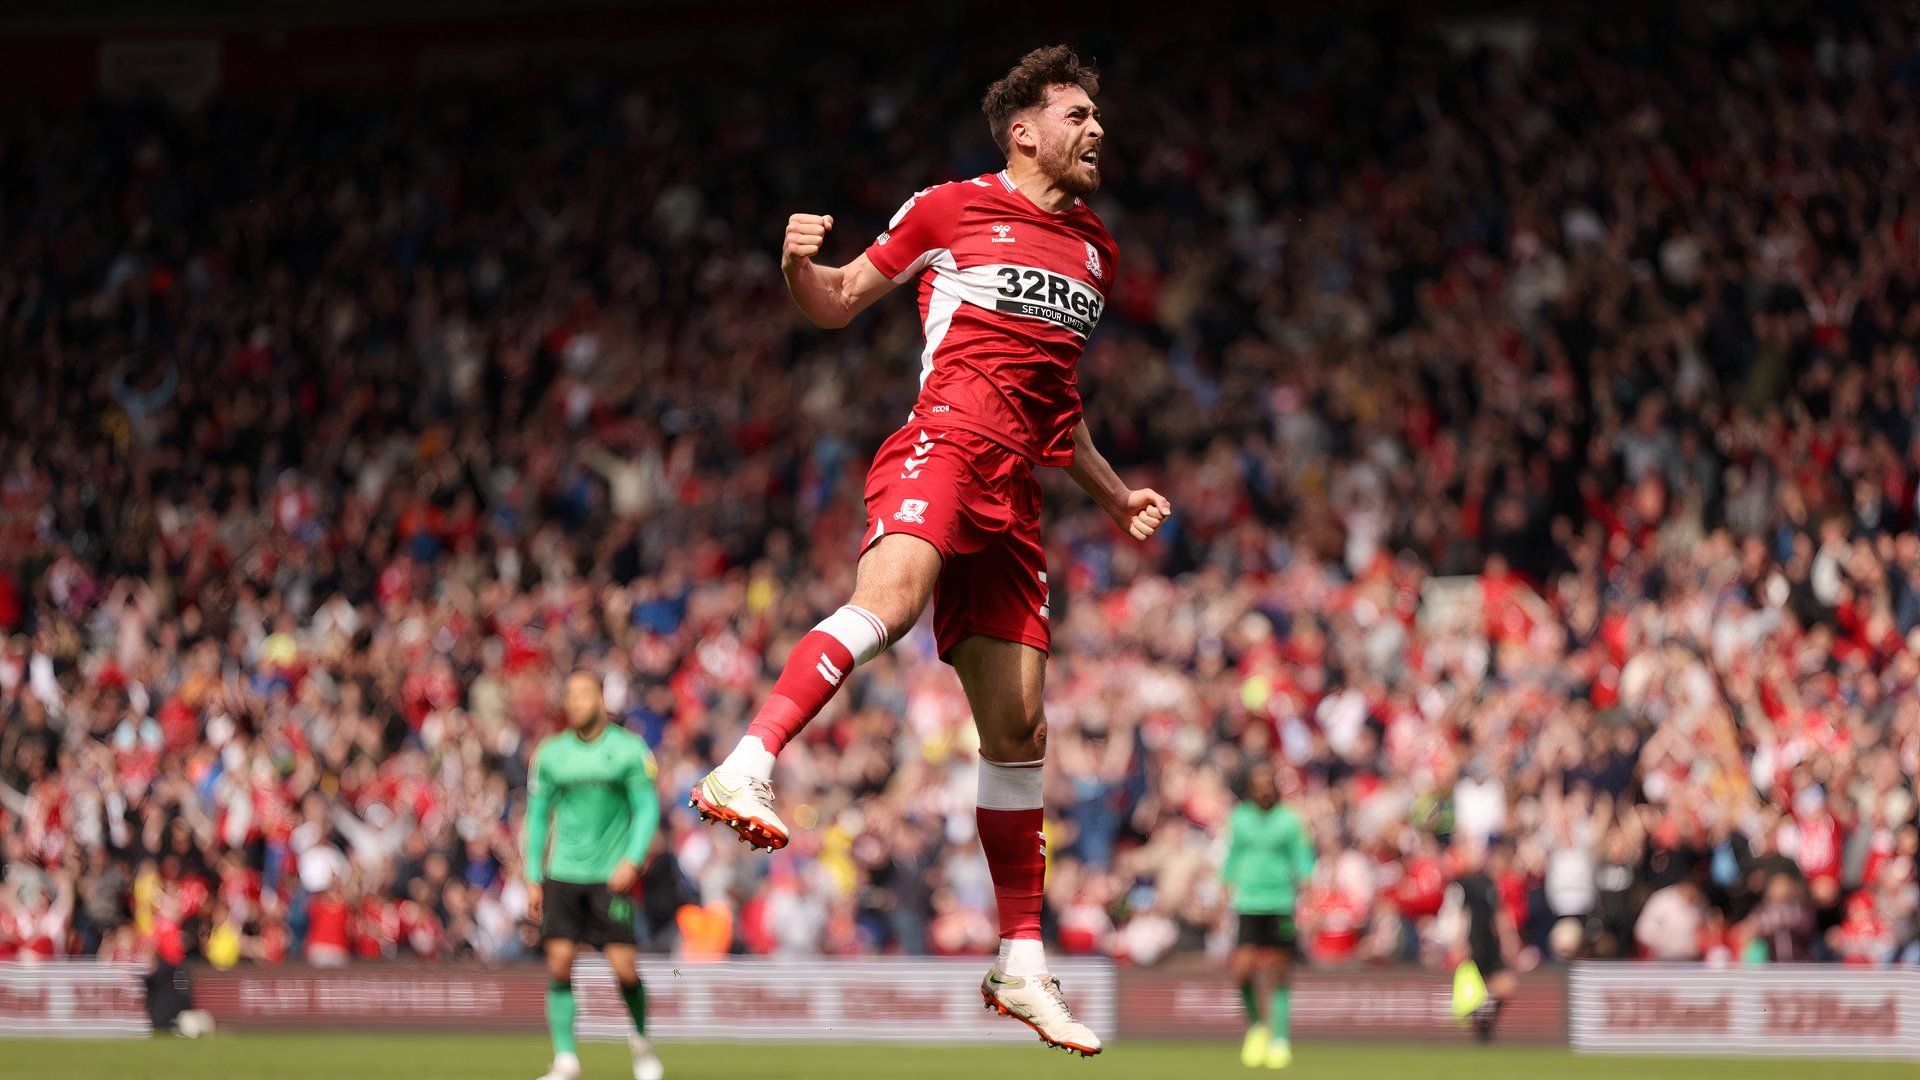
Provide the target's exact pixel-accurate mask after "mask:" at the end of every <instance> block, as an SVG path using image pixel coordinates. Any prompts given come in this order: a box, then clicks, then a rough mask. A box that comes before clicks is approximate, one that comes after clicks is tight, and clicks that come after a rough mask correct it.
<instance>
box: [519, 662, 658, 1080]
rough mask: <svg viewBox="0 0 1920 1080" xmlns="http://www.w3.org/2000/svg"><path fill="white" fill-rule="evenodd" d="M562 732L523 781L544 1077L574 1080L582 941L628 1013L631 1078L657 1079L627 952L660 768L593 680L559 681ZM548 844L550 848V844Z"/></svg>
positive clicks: (653, 824) (642, 991) (642, 1000)
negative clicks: (539, 961)
mask: <svg viewBox="0 0 1920 1080" xmlns="http://www.w3.org/2000/svg"><path fill="white" fill-rule="evenodd" d="M565 707H566V714H567V730H566V731H563V732H561V733H560V734H558V735H554V736H551V737H549V738H548V739H546V740H545V741H543V742H542V743H541V744H540V747H539V749H537V750H536V751H534V758H533V769H532V775H531V776H529V777H528V780H527V792H528V798H527V907H528V911H527V914H528V915H529V917H531V918H533V919H535V920H537V921H538V922H539V923H540V933H541V937H542V938H544V939H545V941H546V949H547V975H548V977H549V978H550V979H551V980H552V981H551V982H549V983H548V984H547V1026H548V1027H549V1028H551V1029H552V1031H553V1068H552V1069H551V1070H549V1071H548V1072H547V1074H546V1076H544V1077H543V1078H542V1080H577V1078H578V1077H579V1075H580V1057H579V1054H578V1052H577V1051H576V1049H575V1045H574V1038H573V1019H574V1013H575V1005H574V997H573V957H574V953H575V952H576V951H577V950H578V948H579V946H580V945H581V944H582V943H585V944H586V945H588V946H590V947H593V948H597V949H599V950H600V952H601V953H602V954H604V955H605V956H606V958H607V964H608V965H609V966H611V967H612V968H613V975H614V978H615V979H616V980H618V982H619V984H620V996H621V998H622V999H623V1000H625V1002H626V1005H627V1012H628V1013H630V1014H632V1016H633V1028H634V1034H633V1035H632V1036H630V1037H629V1038H628V1040H627V1042H628V1045H629V1047H630V1048H631V1050H632V1052H633V1075H634V1076H635V1077H636V1078H637V1080H660V1077H661V1076H662V1075H663V1070H662V1067H661V1064H660V1059H659V1057H658V1056H657V1055H655V1054H654V1052H653V1045H652V1043H651V1042H650V1041H649V1040H648V1039H647V1034H646V1032H647V991H646V988H645V987H644V986H642V985H641V984H640V972H639V969H638V968H637V967H636V966H635V958H634V946H633V921H634V903H633V896H632V891H633V888H634V886H635V885H636V884H637V883H638V881H639V878H640V865H641V863H642V861H643V860H645V858H646V855H647V848H648V847H649V846H650V845H651V844H652V843H653V834H654V831H655V830H656V829H657V828H658V827H659V824H660V800H659V797H658V795H657V794H656V793H655V791H654V786H653V782H654V777H655V775H657V773H658V769H657V768H656V767H655V765H654V762H653V755H652V753H650V752H649V751H648V750H647V744H646V742H645V741H644V740H642V739H641V738H640V736H638V735H635V734H634V733H632V732H630V731H628V730H627V729H625V728H623V727H619V726H617V725H613V724H609V723H608V722H607V710H606V706H605V703H604V700H603V698H602V696H601V689H600V679H599V677H598V676H597V675H595V674H594V673H593V672H591V671H575V672H574V673H573V674H572V675H570V676H568V677H567V688H566V703H565ZM549 835H551V838H552V845H551V848H549V845H548V838H549Z"/></svg>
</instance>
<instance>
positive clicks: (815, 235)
mask: <svg viewBox="0 0 1920 1080" xmlns="http://www.w3.org/2000/svg"><path fill="white" fill-rule="evenodd" d="M832 231H833V215H832V214H827V215H824V216H823V215H820V214H795V215H793V216H792V217H790V218H788V219H787V239H786V243H784V244H782V245H781V247H780V269H782V270H792V269H794V268H795V267H797V266H799V265H800V264H801V263H804V262H806V261H807V260H808V259H811V258H813V257H814V256H815V255H818V254H820V245H821V244H823V243H825V242H826V239H827V234H828V233H830V232H832Z"/></svg>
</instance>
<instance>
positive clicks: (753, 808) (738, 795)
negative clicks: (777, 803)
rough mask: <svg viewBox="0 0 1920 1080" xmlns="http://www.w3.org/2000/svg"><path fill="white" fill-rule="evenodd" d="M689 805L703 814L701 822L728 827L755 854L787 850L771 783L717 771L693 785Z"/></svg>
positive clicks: (785, 836) (729, 771) (688, 800)
mask: <svg viewBox="0 0 1920 1080" xmlns="http://www.w3.org/2000/svg"><path fill="white" fill-rule="evenodd" d="M687 805H688V806H691V807H693V808H694V809H695V810H698V811H700V820H702V821H717V822H719V823H720V824H722V825H725V826H726V827H727V828H729V829H732V830H733V831H734V832H736V833H738V834H739V835H740V839H741V840H742V841H744V842H746V844H747V845H748V846H750V847H752V848H754V849H755V850H761V849H764V850H766V851H777V850H779V849H780V848H783V847H786V846H787V826H786V823H785V822H783V821H781V820H780V815H779V814H776V813H774V812H773V783H772V782H771V781H768V780H762V779H760V778H759V777H757V776H749V775H747V774H746V773H741V772H734V771H732V770H728V769H725V768H720V769H715V770H713V771H712V772H710V773H708V774H707V775H706V778H705V779H703V780H701V781H700V782H699V783H697V784H695V785H693V792H692V794H690V795H688V796H687Z"/></svg>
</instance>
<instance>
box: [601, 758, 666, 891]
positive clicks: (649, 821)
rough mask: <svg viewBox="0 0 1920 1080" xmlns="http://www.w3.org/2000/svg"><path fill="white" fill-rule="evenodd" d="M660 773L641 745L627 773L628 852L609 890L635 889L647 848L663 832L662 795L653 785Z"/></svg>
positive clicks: (625, 852)
mask: <svg viewBox="0 0 1920 1080" xmlns="http://www.w3.org/2000/svg"><path fill="white" fill-rule="evenodd" d="M659 774H660V769H659V767H658V766H656V765H655V764H654V762H653V754H652V752H651V751H649V750H648V749H647V748H646V745H645V744H644V743H643V744H641V746H640V747H639V752H638V754H636V755H635V759H634V763H633V767H632V768H630V769H628V770H627V805H628V806H629V807H630V808H631V809H632V810H633V825H632V826H631V827H630V828H628V830H627V847H626V850H625V851H623V852H621V853H620V862H619V864H618V865H616V866H615V867H614V868H613V875H612V876H611V877H609V878H608V879H607V887H608V888H609V889H612V890H613V891H614V892H616V893H623V892H626V891H627V890H629V889H631V888H633V883H634V881H635V880H636V879H637V878H639V876H640V865H641V863H643V862H645V861H646V858H647V849H648V848H650V847H652V846H653V834H654V833H655V832H658V831H659V829H660V794H659V792H658V791H657V790H656V789H655V788H654V786H653V785H654V778H655V777H656V776H658V775H659Z"/></svg>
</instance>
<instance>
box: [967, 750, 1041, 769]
mask: <svg viewBox="0 0 1920 1080" xmlns="http://www.w3.org/2000/svg"><path fill="white" fill-rule="evenodd" d="M980 760H981V761H984V762H986V763H987V764H989V765H998V766H1000V767H1001V768H1003V769H1037V768H1039V767H1040V766H1042V765H1045V764H1046V763H1047V759H1046V758H1035V759H1033V760H1032V761H995V760H993V759H992V758H990V757H988V756H987V755H985V754H981V755H980Z"/></svg>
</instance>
